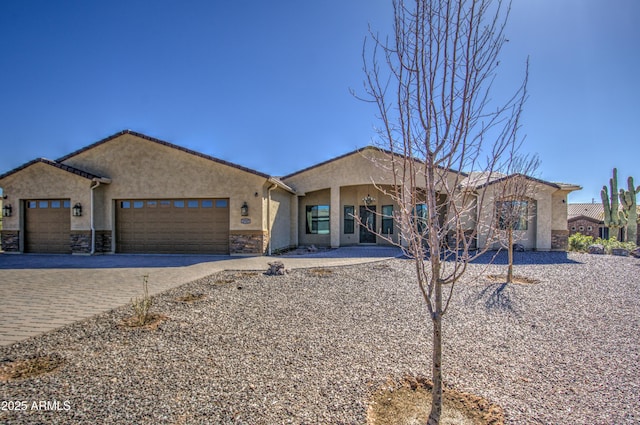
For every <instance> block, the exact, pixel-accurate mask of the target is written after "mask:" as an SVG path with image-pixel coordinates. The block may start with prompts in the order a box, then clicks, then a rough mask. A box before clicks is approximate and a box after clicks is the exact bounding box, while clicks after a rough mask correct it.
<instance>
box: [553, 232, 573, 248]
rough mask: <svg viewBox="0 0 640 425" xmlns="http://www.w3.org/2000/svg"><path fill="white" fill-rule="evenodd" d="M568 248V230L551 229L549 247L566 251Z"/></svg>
mask: <svg viewBox="0 0 640 425" xmlns="http://www.w3.org/2000/svg"><path fill="white" fill-rule="evenodd" d="M568 248H569V231H568V230H552V231H551V249H552V250H554V251H566V250H567V249H568Z"/></svg>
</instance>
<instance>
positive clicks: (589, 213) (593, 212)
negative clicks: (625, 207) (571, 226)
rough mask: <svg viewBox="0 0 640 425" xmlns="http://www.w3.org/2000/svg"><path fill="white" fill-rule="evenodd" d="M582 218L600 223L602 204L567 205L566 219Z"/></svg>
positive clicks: (602, 213) (602, 217)
mask: <svg viewBox="0 0 640 425" xmlns="http://www.w3.org/2000/svg"><path fill="white" fill-rule="evenodd" d="M579 216H584V217H588V218H591V219H593V220H598V221H602V220H603V219H604V207H603V206H602V203H591V202H590V203H576V204H567V217H568V218H570V219H571V218H573V217H579Z"/></svg>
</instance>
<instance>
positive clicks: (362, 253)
mask: <svg viewBox="0 0 640 425" xmlns="http://www.w3.org/2000/svg"><path fill="white" fill-rule="evenodd" d="M399 254H400V252H399V251H398V250H396V249H393V248H384V247H371V248H340V249H337V250H331V251H329V252H327V253H318V254H315V255H308V256H297V257H280V258H277V260H281V261H283V262H284V263H285V266H286V267H287V268H302V267H316V266H336V265H346V264H354V263H360V262H368V261H378V260H381V259H383V258H388V257H394V256H397V255H399ZM274 260H276V258H274V257H244V258H238V257H227V256H201V255H200V256H196V255H105V256H92V257H90V256H72V255H7V254H0V345H8V344H11V343H13V342H17V341H20V340H23V339H26V338H28V337H31V336H35V335H38V334H40V333H43V332H47V331H50V330H52V329H55V328H58V327H61V326H64V325H66V324H69V323H73V322H75V321H78V320H82V319H85V318H88V317H91V316H93V315H96V314H98V313H102V312H104V311H107V310H110V309H112V308H116V307H119V306H121V305H124V304H127V303H129V302H130V300H131V298H134V297H136V296H140V295H141V294H142V278H143V276H144V275H149V292H150V293H151V294H156V293H159V292H162V291H165V290H167V289H170V288H173V287H176V286H180V285H182V284H184V283H187V282H191V281H192V280H195V279H199V278H201V277H204V276H207V275H209V274H212V273H216V272H219V271H222V270H266V269H267V267H268V263H269V262H271V261H274Z"/></svg>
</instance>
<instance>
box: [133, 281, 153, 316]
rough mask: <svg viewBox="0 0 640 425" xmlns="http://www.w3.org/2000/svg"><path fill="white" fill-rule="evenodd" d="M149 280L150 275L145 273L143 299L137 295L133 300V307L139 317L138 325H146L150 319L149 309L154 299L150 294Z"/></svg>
mask: <svg viewBox="0 0 640 425" xmlns="http://www.w3.org/2000/svg"><path fill="white" fill-rule="evenodd" d="M148 280H149V275H144V277H143V278H142V288H143V290H144V295H143V297H142V299H140V298H138V297H136V299H135V300H134V299H132V300H131V307H133V312H134V314H135V317H136V318H137V322H138V326H144V325H145V324H146V323H147V321H148V320H149V310H150V309H151V305H152V304H153V301H151V297H150V296H149V287H148Z"/></svg>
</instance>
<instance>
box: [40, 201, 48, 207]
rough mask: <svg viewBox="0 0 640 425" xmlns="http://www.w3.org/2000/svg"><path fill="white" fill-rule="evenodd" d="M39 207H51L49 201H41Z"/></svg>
mask: <svg viewBox="0 0 640 425" xmlns="http://www.w3.org/2000/svg"><path fill="white" fill-rule="evenodd" d="M38 208H49V201H39V202H38Z"/></svg>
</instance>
